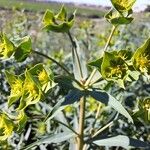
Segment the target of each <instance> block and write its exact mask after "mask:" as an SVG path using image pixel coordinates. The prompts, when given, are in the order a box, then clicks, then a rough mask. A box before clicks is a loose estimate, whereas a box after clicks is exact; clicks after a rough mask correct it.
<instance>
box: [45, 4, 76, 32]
mask: <svg viewBox="0 0 150 150" xmlns="http://www.w3.org/2000/svg"><path fill="white" fill-rule="evenodd" d="M75 12H76V11H75ZM75 12H74V13H73V14H72V15H71V17H68V16H67V12H66V9H65V8H64V6H62V8H61V10H60V12H59V13H58V14H56V15H55V14H54V13H53V12H52V11H50V10H47V11H46V12H45V14H44V16H43V25H44V27H43V29H46V30H47V31H54V32H68V31H69V30H70V28H71V27H72V26H73V24H74V17H75Z"/></svg>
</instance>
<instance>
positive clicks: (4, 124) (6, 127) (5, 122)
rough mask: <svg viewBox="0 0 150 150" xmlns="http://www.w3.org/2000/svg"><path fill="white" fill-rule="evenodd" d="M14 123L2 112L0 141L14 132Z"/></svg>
mask: <svg viewBox="0 0 150 150" xmlns="http://www.w3.org/2000/svg"><path fill="white" fill-rule="evenodd" d="M13 129H14V124H13V122H12V120H11V119H10V118H9V117H8V116H7V115H6V114H5V113H3V114H0V141H4V140H6V139H7V138H8V137H10V136H11V135H12V133H13Z"/></svg>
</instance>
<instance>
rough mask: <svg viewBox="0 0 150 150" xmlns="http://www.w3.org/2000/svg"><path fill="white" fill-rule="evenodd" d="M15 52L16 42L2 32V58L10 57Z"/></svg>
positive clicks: (0, 51) (0, 55) (0, 48)
mask: <svg viewBox="0 0 150 150" xmlns="http://www.w3.org/2000/svg"><path fill="white" fill-rule="evenodd" d="M14 52H15V46H14V44H13V43H12V42H11V41H10V40H9V39H8V38H7V36H6V35H5V34H2V35H1V43H0V58H2V59H6V58H10V57H11V56H12V55H13V53H14Z"/></svg>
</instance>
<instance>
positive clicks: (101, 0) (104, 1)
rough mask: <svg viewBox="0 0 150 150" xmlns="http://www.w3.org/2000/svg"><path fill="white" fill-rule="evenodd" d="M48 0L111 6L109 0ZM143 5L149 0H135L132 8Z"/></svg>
mask: <svg viewBox="0 0 150 150" xmlns="http://www.w3.org/2000/svg"><path fill="white" fill-rule="evenodd" d="M48 1H58V2H74V3H85V4H94V5H103V6H111V2H110V0H48ZM144 5H150V0H136V3H135V5H134V8H135V9H136V8H137V7H138V9H142V8H143V7H144Z"/></svg>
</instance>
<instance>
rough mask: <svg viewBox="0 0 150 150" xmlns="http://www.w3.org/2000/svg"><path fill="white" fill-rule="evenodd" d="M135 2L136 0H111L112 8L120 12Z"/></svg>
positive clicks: (129, 7)
mask: <svg viewBox="0 0 150 150" xmlns="http://www.w3.org/2000/svg"><path fill="white" fill-rule="evenodd" d="M135 2H136V0H111V3H112V4H113V6H114V8H115V9H116V10H117V11H118V12H120V13H122V12H126V11H129V10H131V9H132V6H133V5H134V3H135Z"/></svg>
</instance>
